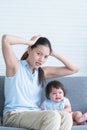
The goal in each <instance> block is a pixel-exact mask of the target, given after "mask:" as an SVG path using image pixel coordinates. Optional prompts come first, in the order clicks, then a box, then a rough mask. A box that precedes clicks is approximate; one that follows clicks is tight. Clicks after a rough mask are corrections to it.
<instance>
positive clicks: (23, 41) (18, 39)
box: [2, 35, 31, 45]
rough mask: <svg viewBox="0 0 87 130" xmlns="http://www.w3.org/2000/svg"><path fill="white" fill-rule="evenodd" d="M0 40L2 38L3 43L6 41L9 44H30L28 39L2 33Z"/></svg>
mask: <svg viewBox="0 0 87 130" xmlns="http://www.w3.org/2000/svg"><path fill="white" fill-rule="evenodd" d="M2 40H4V43H8V44H10V45H15V44H25V45H31V41H30V40H26V39H24V38H21V37H18V36H12V35H3V37H2Z"/></svg>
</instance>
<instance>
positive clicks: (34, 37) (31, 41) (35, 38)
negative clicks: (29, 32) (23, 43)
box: [29, 35, 42, 46]
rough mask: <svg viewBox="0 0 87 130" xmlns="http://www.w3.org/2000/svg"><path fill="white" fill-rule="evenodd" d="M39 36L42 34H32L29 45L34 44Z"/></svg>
mask: <svg viewBox="0 0 87 130" xmlns="http://www.w3.org/2000/svg"><path fill="white" fill-rule="evenodd" d="M40 37H42V36H41V35H37V36H33V37H32V38H31V39H30V43H29V45H30V46H32V45H34V44H35V43H36V41H37V40H38V39H39V38H40Z"/></svg>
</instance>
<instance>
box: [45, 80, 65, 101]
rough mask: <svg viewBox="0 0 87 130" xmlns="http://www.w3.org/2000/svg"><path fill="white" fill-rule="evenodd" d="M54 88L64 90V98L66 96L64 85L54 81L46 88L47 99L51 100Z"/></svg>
mask: <svg viewBox="0 0 87 130" xmlns="http://www.w3.org/2000/svg"><path fill="white" fill-rule="evenodd" d="M52 88H56V89H59V88H60V89H62V90H63V92H64V96H65V89H64V85H63V84H62V83H61V82H60V81H58V80H53V81H50V82H49V83H48V84H47V85H46V88H45V92H46V98H48V99H50V98H49V95H50V93H51V91H52Z"/></svg>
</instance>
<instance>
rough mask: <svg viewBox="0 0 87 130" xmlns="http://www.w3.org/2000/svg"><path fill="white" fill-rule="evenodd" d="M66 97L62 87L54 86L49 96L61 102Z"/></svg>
mask: <svg viewBox="0 0 87 130" xmlns="http://www.w3.org/2000/svg"><path fill="white" fill-rule="evenodd" d="M63 97H64V92H63V90H62V89H61V88H59V89H56V88H52V91H51V93H50V95H49V98H50V99H51V100H52V101H54V102H60V101H61V100H62V99H63Z"/></svg>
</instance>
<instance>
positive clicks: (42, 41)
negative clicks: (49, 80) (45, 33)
mask: <svg viewBox="0 0 87 130" xmlns="http://www.w3.org/2000/svg"><path fill="white" fill-rule="evenodd" d="M39 45H43V46H47V47H49V49H50V54H51V51H52V48H51V44H50V41H49V40H48V39H47V38H45V37H40V38H39V39H38V40H37V41H36V43H35V44H34V45H32V46H31V49H34V48H36V47H37V46H39ZM28 55H29V54H28V51H26V52H25V53H24V54H23V55H22V57H21V60H26V59H27V58H28ZM38 75H39V76H38V77H39V84H41V85H42V86H43V85H44V81H45V77H44V71H43V70H42V68H41V67H39V73H38Z"/></svg>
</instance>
